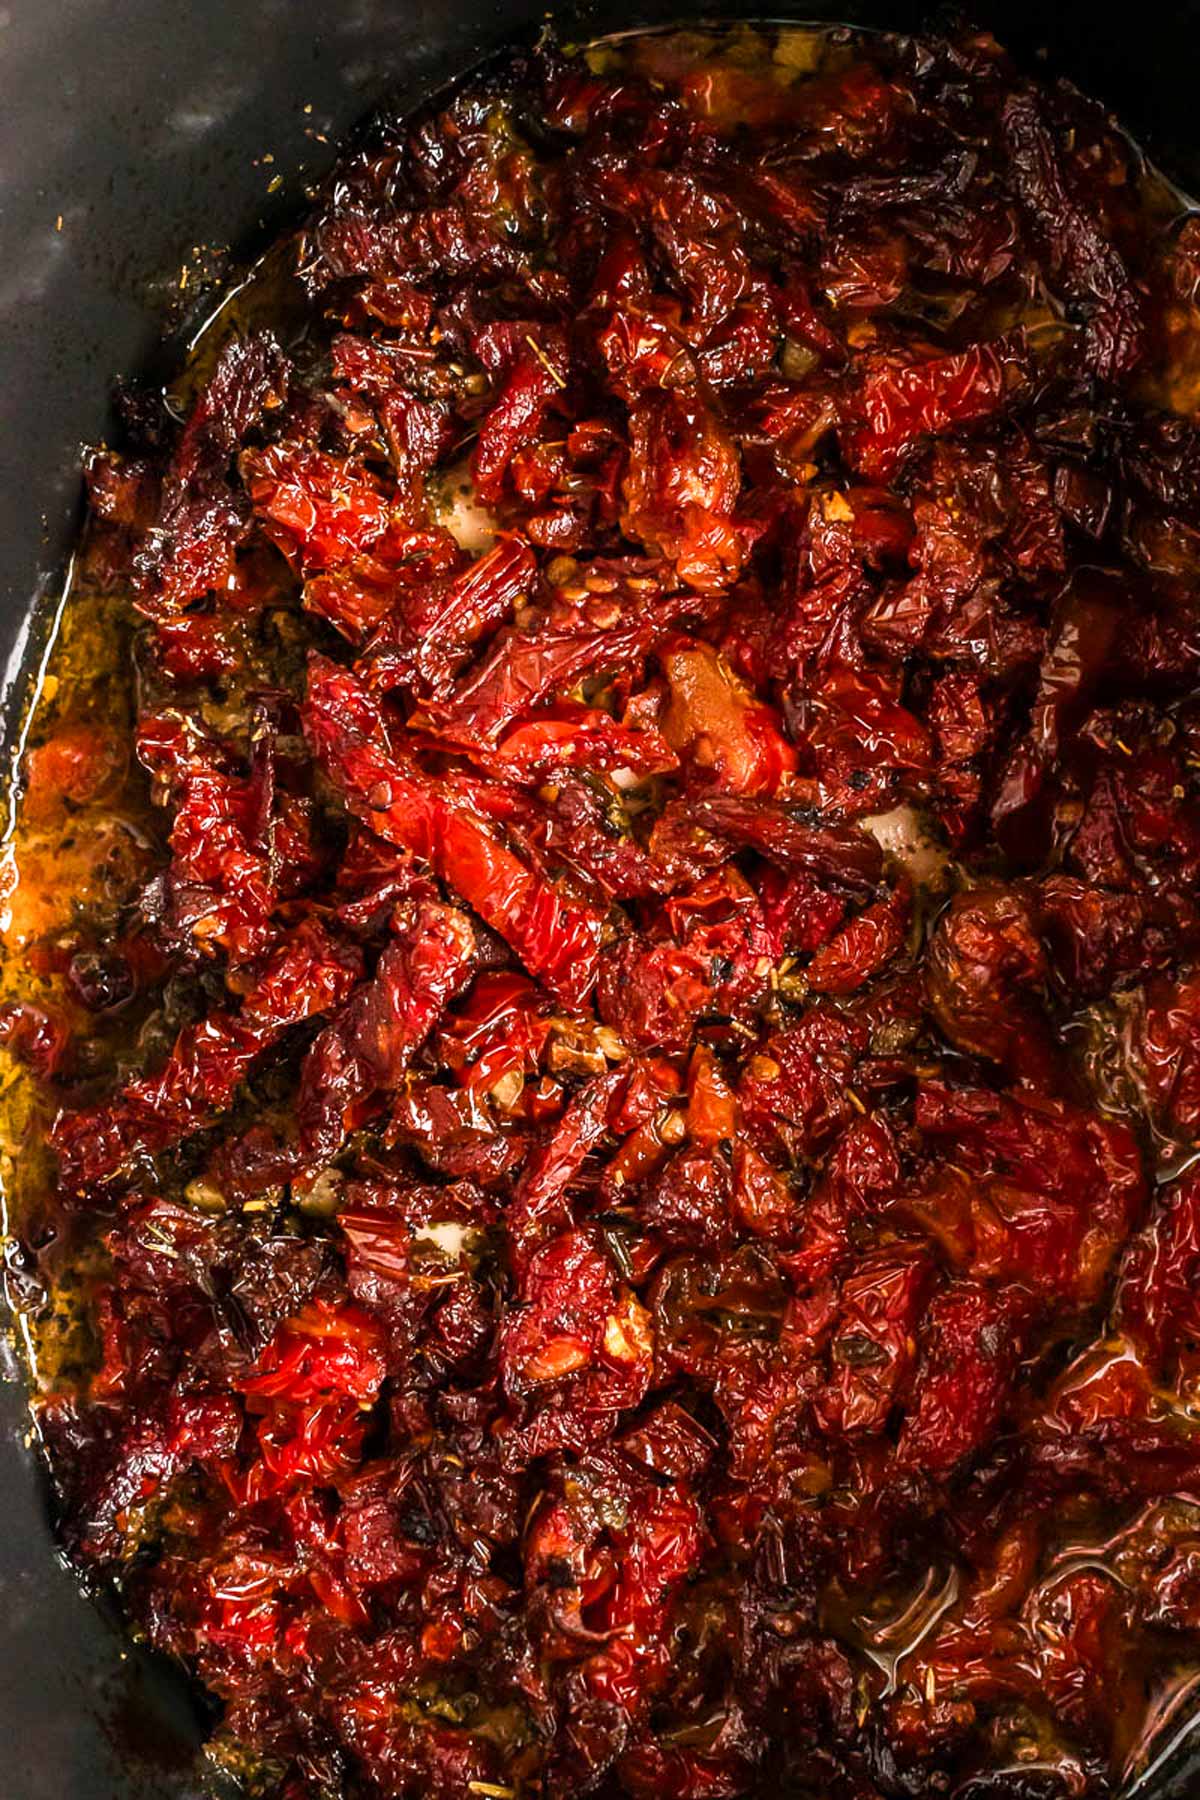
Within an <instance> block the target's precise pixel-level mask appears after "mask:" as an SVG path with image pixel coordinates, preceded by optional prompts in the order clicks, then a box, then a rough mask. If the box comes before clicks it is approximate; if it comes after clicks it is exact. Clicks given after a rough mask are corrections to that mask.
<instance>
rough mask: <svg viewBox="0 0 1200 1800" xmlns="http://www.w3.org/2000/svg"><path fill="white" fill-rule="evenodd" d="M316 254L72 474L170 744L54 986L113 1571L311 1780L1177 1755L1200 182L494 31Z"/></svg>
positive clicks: (947, 44) (823, 1778) (69, 1444)
mask: <svg viewBox="0 0 1200 1800" xmlns="http://www.w3.org/2000/svg"><path fill="white" fill-rule="evenodd" d="M279 257H282V258H283V261H284V263H286V264H287V265H288V267H289V268H290V270H291V273H290V274H288V275H287V281H288V284H289V290H290V294H291V298H290V300H289V304H288V306H287V307H286V308H284V309H281V310H280V311H279V313H278V316H276V317H273V318H272V317H267V318H266V319H264V318H263V317H261V316H260V317H258V318H257V319H254V320H249V321H248V320H247V319H246V318H243V319H242V321H241V324H240V326H239V328H238V329H237V330H235V331H232V332H229V331H227V332H226V334H225V339H224V342H223V345H222V347H220V350H219V354H217V355H215V356H213V355H210V356H209V357H208V360H207V364H206V366H204V367H203V368H202V369H200V368H198V369H197V370H195V371H193V374H192V378H191V381H192V385H191V398H190V410H188V411H187V412H186V418H185V420H184V422H183V423H182V424H180V423H179V422H178V421H177V420H175V419H173V418H172V417H171V416H170V415H169V414H168V413H167V412H166V411H163V410H162V409H161V408H159V409H157V410H156V409H155V408H154V407H152V406H150V405H148V404H147V403H145V402H142V403H137V404H133V405H131V406H130V408H129V411H130V437H129V441H128V443H127V444H126V445H125V446H124V448H123V449H122V450H121V451H120V452H115V451H109V452H102V453H97V454H96V455H95V456H94V457H93V458H92V460H91V463H90V467H89V479H90V486H91V493H92V501H93V521H92V525H91V528H90V539H89V552H88V554H89V558H90V567H91V569H92V571H93V579H94V580H95V581H96V582H98V583H99V584H100V586H101V588H102V589H103V590H104V591H105V592H107V593H109V594H114V595H118V596H122V597H123V599H122V602H121V603H122V605H124V606H125V607H126V608H127V610H128V616H129V619H130V620H131V621H133V622H134V623H133V626H132V633H131V656H132V659H133V663H134V665H136V673H137V682H136V691H135V699H134V702H133V705H132V709H131V721H130V723H129V725H128V727H126V725H125V724H123V723H122V722H121V721H120V720H119V719H118V720H117V722H116V723H115V724H114V725H111V726H110V725H103V726H101V725H97V723H96V721H95V719H94V718H93V719H92V720H91V722H90V723H88V722H86V721H83V722H81V721H79V720H68V721H67V722H66V723H64V724H63V726H62V728H61V729H60V730H57V731H54V732H51V733H50V734H49V736H47V737H45V738H44V741H41V742H38V743H37V744H36V747H35V749H34V750H33V752H32V754H31V756H30V759H29V764H28V768H27V771H26V781H27V793H28V798H27V801H26V807H27V813H26V818H27V823H28V825H29V827H30V828H32V827H34V826H36V828H37V830H39V831H41V832H42V833H45V832H47V831H50V830H52V829H53V828H54V821H55V820H58V821H59V829H60V830H61V832H62V833H63V834H64V838H63V841H64V842H65V841H66V839H65V834H66V833H67V832H68V830H69V831H70V832H72V833H73V834H74V836H73V837H72V838H71V842H73V843H74V842H75V841H76V840H77V839H78V840H79V841H82V842H90V841H91V840H90V839H89V838H88V836H87V834H88V832H89V831H90V832H99V831H100V830H101V827H100V825H99V824H97V823H96V821H98V820H103V819H104V818H105V816H106V813H105V809H106V807H107V808H108V809H109V810H110V811H111V808H112V805H113V804H114V802H113V800H112V798H111V796H112V794H113V793H114V792H116V791H117V789H118V788H120V787H121V784H122V783H124V784H125V786H124V788H123V789H121V791H123V792H128V791H130V785H129V784H130V783H132V784H133V785H134V787H135V788H136V786H137V783H138V782H142V783H143V787H142V788H141V790H140V791H141V792H142V793H143V795H144V796H145V795H146V794H148V796H149V798H150V799H152V800H153V802H155V803H156V806H157V808H158V809H159V810H158V811H157V812H156V813H155V814H154V815H153V817H154V818H155V819H157V820H158V821H159V823H158V824H156V825H153V826H152V827H147V832H148V835H145V834H144V835H143V836H142V837H140V838H137V839H136V844H135V846H134V848H130V847H129V844H134V840H132V839H131V840H129V843H128V844H127V845H126V848H125V849H124V850H123V851H121V855H122V856H124V859H125V860H124V861H123V862H120V859H119V858H118V862H119V869H118V875H114V876H113V877H112V878H113V879H114V880H115V879H117V878H118V876H119V877H120V879H122V880H124V881H125V884H126V885H125V888H124V890H123V892H124V893H125V899H124V901H123V903H122V905H121V907H120V908H118V912H117V914H116V915H114V917H115V919H116V923H115V924H114V925H113V926H112V928H111V929H108V930H106V932H105V933H104V934H102V936H101V937H100V938H97V935H96V933H95V931H94V929H93V928H92V927H90V926H89V924H88V914H87V911H86V908H83V909H82V910H80V911H79V913H78V917H77V918H76V920H75V923H74V924H72V925H70V927H69V928H68V927H65V926H63V925H62V924H61V923H60V924H58V925H57V926H56V927H55V929H54V931H49V930H43V931H42V933H41V935H40V936H39V935H38V932H37V931H36V930H31V932H30V934H29V935H28V942H27V946H26V950H25V954H26V956H27V957H28V958H29V959H30V966H31V967H35V968H36V969H37V970H38V972H39V978H40V979H42V981H43V984H44V989H45V992H47V993H50V994H51V995H54V994H57V995H58V996H59V1000H58V1001H56V1002H54V1003H53V1004H51V1003H50V1002H47V1003H46V1004H45V1005H41V1004H39V1005H34V1004H33V1003H32V1002H30V1001H29V1000H28V999H26V1000H24V1001H20V1002H16V1001H14V1002H13V1003H12V1004H10V1005H9V1006H8V1007H7V1008H6V1009H5V1010H4V1012H3V1013H2V1014H0V1035H2V1037H3V1041H4V1043H5V1045H6V1046H7V1050H8V1052H9V1054H10V1055H12V1056H14V1057H16V1058H18V1059H23V1060H24V1062H25V1064H26V1065H27V1066H28V1067H29V1068H30V1069H31V1070H33V1071H34V1076H33V1077H30V1079H34V1078H36V1082H37V1083H38V1084H39V1091H40V1092H42V1093H43V1094H45V1095H49V1096H52V1099H53V1106H54V1108H55V1109H56V1110H57V1118H56V1120H55V1122H54V1124H53V1126H52V1129H51V1130H50V1133H49V1139H50V1143H51V1146H52V1149H53V1153H54V1161H53V1171H54V1172H53V1174H52V1177H51V1178H50V1180H49V1185H48V1189H47V1193H46V1196H45V1197H44V1199H43V1201H42V1202H41V1203H40V1205H39V1207H38V1208H37V1209H35V1214H36V1217H35V1224H36V1229H35V1228H34V1227H33V1226H29V1227H27V1229H26V1231H25V1236H24V1250H23V1258H22V1259H18V1260H19V1261H20V1264H21V1280H22V1281H23V1282H24V1284H25V1285H24V1289H23V1290H22V1291H24V1292H26V1293H28V1294H29V1295H30V1296H31V1299H30V1305H31V1308H32V1310H33V1312H34V1314H36V1312H37V1304H38V1302H37V1299H36V1296H37V1293H38V1292H39V1291H40V1292H41V1293H42V1294H43V1300H42V1302H41V1304H42V1305H43V1306H44V1305H46V1304H48V1302H47V1301H46V1300H45V1298H44V1296H45V1292H46V1286H47V1283H48V1282H49V1280H50V1275H51V1274H52V1273H53V1271H54V1270H55V1268H59V1269H61V1267H62V1266H63V1262H62V1259H63V1258H64V1256H65V1255H66V1253H65V1252H64V1250H63V1246H64V1245H68V1246H70V1247H71V1248H70V1256H71V1257H73V1258H74V1263H73V1265H72V1266H74V1267H75V1269H76V1280H77V1282H78V1284H79V1285H80V1287H81V1290H82V1293H83V1297H84V1301H85V1314H86V1327H85V1331H84V1341H83V1348H82V1349H80V1351H79V1354H78V1356H77V1358H76V1361H75V1363H74V1364H73V1365H72V1369H71V1372H70V1378H69V1379H68V1378H67V1377H66V1376H63V1377H62V1378H60V1379H57V1380H53V1381H50V1382H49V1383H47V1384H46V1385H45V1390H44V1391H43V1393H42V1395H41V1397H40V1400H39V1417H40V1429H41V1433H42V1435H43V1438H44V1440H45V1443H46V1446H47V1450H48V1453H49V1458H50V1461H51V1464H52V1467H53V1471H54V1475H55V1480H56V1483H57V1488H58V1492H59V1494H60V1497H61V1516H62V1530H63V1534H64V1538H65V1542H66V1544H67V1546H68V1548H69V1550H70V1553H71V1555H72V1556H73V1557H74V1558H75V1559H76V1560H77V1562H78V1563H79V1565H80V1566H81V1567H82V1568H83V1569H85V1570H86V1571H88V1572H89V1573H90V1574H91V1575H92V1576H94V1577H99V1578H102V1579H104V1580H106V1581H108V1582H110V1583H111V1584H112V1585H114V1586H115V1588H116V1589H117V1590H118V1591H119V1594H120V1597H121V1603H122V1605H123V1607H124V1609H125V1611H126V1613H127V1616H128V1618H129V1619H130V1621H131V1622H132V1623H133V1625H134V1626H135V1627H136V1629H137V1630H138V1631H139V1632H140V1633H141V1634H143V1635H144V1636H145V1638H147V1639H148V1640H149V1642H150V1643H151V1644H153V1645H155V1646H157V1647H158V1648H159V1649H161V1650H164V1651H166V1652H169V1653H171V1654H172V1655H174V1656H176V1657H178V1658H180V1659H182V1661H183V1662H184V1663H185V1664H186V1665H187V1666H188V1667H189V1668H190V1669H192V1670H193V1671H194V1672H195V1674H196V1675H197V1677H198V1678H199V1680H200V1682H202V1683H203V1685H204V1687H205V1688H206V1689H207V1690H208V1693H209V1694H210V1695H211V1696H212V1697H213V1699H214V1701H215V1703H216V1706H217V1708H218V1712H219V1725H218V1730H217V1737H216V1740H215V1742H216V1752H217V1754H220V1755H222V1756H224V1758H225V1759H226V1760H227V1761H229V1762H231V1763H232V1764H234V1765H236V1766H238V1767H239V1768H241V1769H243V1770H244V1769H250V1770H252V1771H253V1772H254V1773H253V1779H254V1780H255V1781H256V1782H257V1784H258V1790H257V1791H260V1792H263V1793H267V1794H271V1795H277V1796H279V1797H280V1800H350V1797H356V1800H381V1797H384V1796H405V1797H411V1800H469V1797H470V1796H483V1797H485V1800H488V1797H491V1800H510V1797H512V1800H524V1797H525V1796H530V1797H536V1796H540V1795H544V1796H546V1797H547V1800H555V1797H564V1800H575V1797H576V1796H584V1795H588V1794H598V1795H600V1796H603V1797H604V1800H616V1797H618V1796H629V1797H631V1800H659V1797H661V1796H663V1795H670V1796H673V1797H674V1800H736V1797H738V1796H756V1797H759V1800H771V1797H774V1796H780V1795H791V1796H796V1797H797V1800H802V1797H805V1796H808V1797H811V1800H817V1797H820V1800H894V1797H904V1796H908V1797H912V1800H920V1797H924V1796H937V1795H944V1796H948V1797H949V1796H960V1797H961V1800H1005V1797H1008V1800H1030V1797H1036V1800H1084V1797H1094V1800H1100V1797H1103V1796H1110V1795H1116V1794H1118V1793H1120V1792H1122V1791H1124V1788H1125V1786H1126V1785H1127V1784H1128V1783H1129V1781H1130V1780H1131V1779H1132V1778H1133V1777H1134V1776H1136V1774H1137V1773H1138V1772H1139V1770H1141V1769H1142V1768H1144V1767H1145V1766H1146V1764H1147V1763H1148V1761H1150V1760H1151V1759H1152V1757H1153V1756H1154V1754H1156V1751H1157V1748H1158V1747H1159V1735H1158V1733H1159V1722H1160V1721H1162V1720H1166V1721H1167V1723H1168V1724H1170V1723H1171V1719H1172V1702H1173V1696H1174V1694H1175V1692H1176V1689H1177V1684H1178V1682H1179V1680H1180V1671H1181V1670H1184V1671H1186V1670H1187V1669H1189V1668H1191V1667H1193V1666H1194V1665H1195V1663H1196V1660H1197V1657H1198V1656H1200V1411H1198V1410H1197V1409H1198V1406H1200V1400H1198V1396H1200V1171H1198V1170H1192V1168H1191V1167H1190V1165H1191V1162H1192V1161H1193V1160H1194V1158H1195V1156H1196V1153H1197V1134H1198V1132H1200V904H1198V901H1200V888H1198V885H1197V881H1198V875H1200V781H1198V775H1197V772H1198V769H1200V561H1198V555H1197V552H1198V549H1200V426H1198V425H1197V423H1196V422H1195V421H1196V419H1197V417H1200V313H1198V312H1197V297H1198V294H1200V230H1198V228H1197V225H1196V220H1195V218H1194V217H1192V216H1188V215H1186V214H1182V215H1181V203H1179V202H1178V200H1177V199H1176V198H1175V197H1173V196H1172V195H1171V194H1170V193H1169V191H1168V190H1167V188H1166V186H1165V184H1164V183H1162V182H1161V181H1160V180H1159V179H1158V178H1157V177H1155V176H1154V174H1153V172H1152V171H1148V170H1147V169H1146V168H1145V167H1144V166H1143V165H1142V163H1141V162H1140V160H1139V159H1138V157H1137V155H1136V153H1135V151H1134V150H1133V149H1132V147H1131V146H1130V144H1129V143H1128V141H1127V140H1126V139H1125V138H1123V137H1122V136H1121V135H1120V134H1119V133H1118V132H1117V131H1116V130H1115V129H1114V128H1113V126H1112V125H1111V124H1110V123H1109V122H1108V121H1107V120H1106V118H1105V117H1104V116H1103V115H1102V113H1101V112H1100V111H1098V110H1097V108H1096V107H1095V106H1093V105H1092V104H1090V103H1089V102H1087V101H1086V100H1084V99H1082V98H1081V97H1080V96H1079V95H1078V94H1076V93H1075V92H1074V91H1071V90H1067V89H1065V88H1058V87H1050V86H1039V85H1036V84H1033V83H1031V82H1030V81H1029V80H1028V79H1027V78H1026V77H1025V76H1024V75H1023V74H1022V73H1021V72H1020V71H1018V70H1017V69H1016V68H1015V67H1014V66H1013V65H1012V64H1010V62H1009V61H1008V60H1007V58H1006V57H1005V56H1004V54H1003V53H1002V52H1000V51H999V50H998V49H997V47H996V46H995V44H993V43H992V42H991V41H990V40H989V39H986V38H982V37H969V36H962V37H958V38H955V39H952V40H949V41H930V42H927V43H917V42H913V41H910V40H904V41H901V40H891V39H886V38H879V39H856V38H853V37H851V36H849V35H848V34H846V33H841V34H839V33H837V32H832V33H831V32H823V33H817V32H780V33H770V32H765V31H762V32H750V31H741V32H737V33H734V34H731V35H726V36H720V35H717V36H711V35H710V36H704V35H701V34H693V35H691V36H686V37H683V36H679V35H675V36H648V37H645V38H642V39H634V40H631V41H630V42H629V43H627V44H626V45H624V46H623V47H621V48H619V49H614V48H609V49H604V48H601V49H599V50H597V51H593V52H591V53H589V54H586V55H582V56H578V57H576V56H571V55H566V54H563V53H561V52H560V51H558V50H557V49H555V48H554V47H553V46H543V47H541V48H539V49H538V50H537V51H535V52H531V53H529V54H522V55H521V56H518V57H516V58H514V59H510V60H509V61H507V62H506V63H505V64H504V66H503V67H502V68H499V69H497V70H493V71H492V73H490V74H489V75H487V76H485V77H482V78H479V79H478V80H476V81H475V82H474V83H473V84H472V85H468V86H466V87H464V88H462V89H461V90H460V91H459V92H458V93H457V94H456V96H455V97H453V98H452V99H450V100H449V101H446V102H444V103H443V104H442V105H441V106H440V108H438V109H434V110H431V111H429V112H427V113H426V114H424V115H422V116H420V117H418V118H417V119H416V120H415V122H414V121H413V120H412V119H409V120H405V121H403V122H399V123H397V122H395V121H392V122H388V121H384V122H383V123H382V124H380V125H378V126H377V127H376V128H375V130H374V132H373V134H372V135H371V136H370V137H369V138H368V139H367V140H366V142H365V147H361V148H359V149H358V150H357V151H355V152H354V153H353V154H352V155H350V156H349V158H348V159H347V160H346V161H345V162H344V163H343V165H342V167H341V169H340V172H339V174H338V176H337V178H336V180H334V181H333V182H332V183H331V184H330V185H329V186H328V188H327V189H326V191H325V194H324V197H323V199H322V200H321V201H320V202H319V204H318V207H317V210H316V212H315V214H314V215H313V217H312V218H311V219H310V220H309V222H308V223H307V225H306V226H305V227H304V229H303V231H302V232H301V234H300V235H299V237H298V238H297V239H296V240H294V241H293V242H291V243H290V244H288V245H285V246H284V248H283V250H282V251H281V252H279V253H277V258H276V262H277V266H278V262H279ZM297 296H299V301H297ZM285 320H286V323H285V322H284V321H285ZM131 771H132V772H131ZM139 771H140V773H139ZM147 817H148V818H149V817H151V815H150V814H149V812H148V813H147ZM64 820H65V821H66V823H65V824H64V823H63V821H64ZM124 841H125V840H122V842H124ZM95 842H96V844H97V846H98V848H97V850H96V854H97V856H101V855H102V856H103V857H107V858H109V859H110V860H109V862H105V864H104V866H105V868H106V869H109V870H110V873H111V868H110V864H111V859H112V858H113V857H117V847H116V845H117V840H116V839H115V838H114V837H112V836H111V833H110V836H109V837H107V838H103V839H101V838H99V837H98V838H96V840H95ZM112 866H114V867H115V866H116V865H112ZM89 932H91V935H89ZM122 1021H124V1023H122ZM106 1034H107V1035H106ZM97 1046H100V1048H101V1049H102V1050H103V1052H104V1053H103V1055H101V1054H100V1053H99V1051H98V1049H97ZM106 1046H107V1048H105V1047H106ZM55 1256H58V1258H59V1263H58V1264H56V1263H55V1261H54V1258H55ZM39 1281H40V1282H41V1283H42V1287H41V1289H40V1290H39V1287H38V1284H39ZM1189 1679H1190V1677H1189ZM1171 1729H1172V1730H1174V1729H1175V1726H1174V1725H1173V1724H1171Z"/></svg>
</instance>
